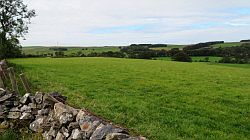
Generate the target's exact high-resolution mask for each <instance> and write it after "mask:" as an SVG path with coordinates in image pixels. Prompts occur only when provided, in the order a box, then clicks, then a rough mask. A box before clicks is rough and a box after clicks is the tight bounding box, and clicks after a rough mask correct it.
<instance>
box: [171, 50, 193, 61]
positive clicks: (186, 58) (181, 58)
mask: <svg viewBox="0 0 250 140" xmlns="http://www.w3.org/2000/svg"><path fill="white" fill-rule="evenodd" d="M172 60H174V61H180V62H192V58H191V57H190V56H189V55H188V54H186V53H185V52H183V51H181V52H179V53H177V54H175V55H174V56H172Z"/></svg>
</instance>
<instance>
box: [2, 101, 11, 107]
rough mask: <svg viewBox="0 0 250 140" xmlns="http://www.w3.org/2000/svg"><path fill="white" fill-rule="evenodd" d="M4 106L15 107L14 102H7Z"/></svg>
mask: <svg viewBox="0 0 250 140" xmlns="http://www.w3.org/2000/svg"><path fill="white" fill-rule="evenodd" d="M3 105H5V106H8V107H13V106H14V101H5V102H4V103H3Z"/></svg>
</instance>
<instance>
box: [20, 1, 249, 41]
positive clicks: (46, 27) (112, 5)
mask: <svg viewBox="0 0 250 140" xmlns="http://www.w3.org/2000/svg"><path fill="white" fill-rule="evenodd" d="M24 2H25V3H26V4H27V5H28V7H29V8H30V9H35V10H36V13H37V16H36V17H35V18H33V19H32V20H31V24H30V25H29V33H28V34H27V35H26V37H25V39H21V44H22V45H24V46H33V45H36V46H38V45H44V46H52V45H59V46H109V45H114V46H119V45H129V44H139V43H152V44H157V43H164V44H192V43H198V42H205V41H215V40H224V41H239V40H242V39H250V0H24Z"/></svg>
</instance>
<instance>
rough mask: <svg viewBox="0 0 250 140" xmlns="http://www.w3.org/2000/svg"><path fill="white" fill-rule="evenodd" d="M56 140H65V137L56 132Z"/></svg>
mask: <svg viewBox="0 0 250 140" xmlns="http://www.w3.org/2000/svg"><path fill="white" fill-rule="evenodd" d="M56 140H66V137H65V136H64V135H63V134H62V133H61V132H58V133H57V135H56Z"/></svg>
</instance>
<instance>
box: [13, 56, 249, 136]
mask: <svg viewBox="0 0 250 140" xmlns="http://www.w3.org/2000/svg"><path fill="white" fill-rule="evenodd" d="M10 61H11V62H12V63H15V64H16V65H18V66H22V67H23V70H24V71H25V72H26V74H27V76H28V78H29V80H30V83H32V86H33V88H35V89H37V90H41V91H60V92H62V93H63V94H64V95H66V96H67V97H68V98H69V103H70V104H71V105H74V106H77V107H86V108H88V109H90V110H91V111H94V112H95V113H96V114H97V115H101V116H103V117H104V118H106V119H109V120H112V121H113V122H115V123H118V124H120V125H123V126H125V127H128V128H130V130H132V132H134V133H139V134H142V135H144V136H147V137H148V138H149V140H166V139H171V140H172V139H239V140H242V139H250V112H249V110H250V86H249V85H250V65H232V64H231V65H224V64H213V63H181V62H172V61H156V60H136V59H115V58H28V59H12V60H10Z"/></svg>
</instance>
